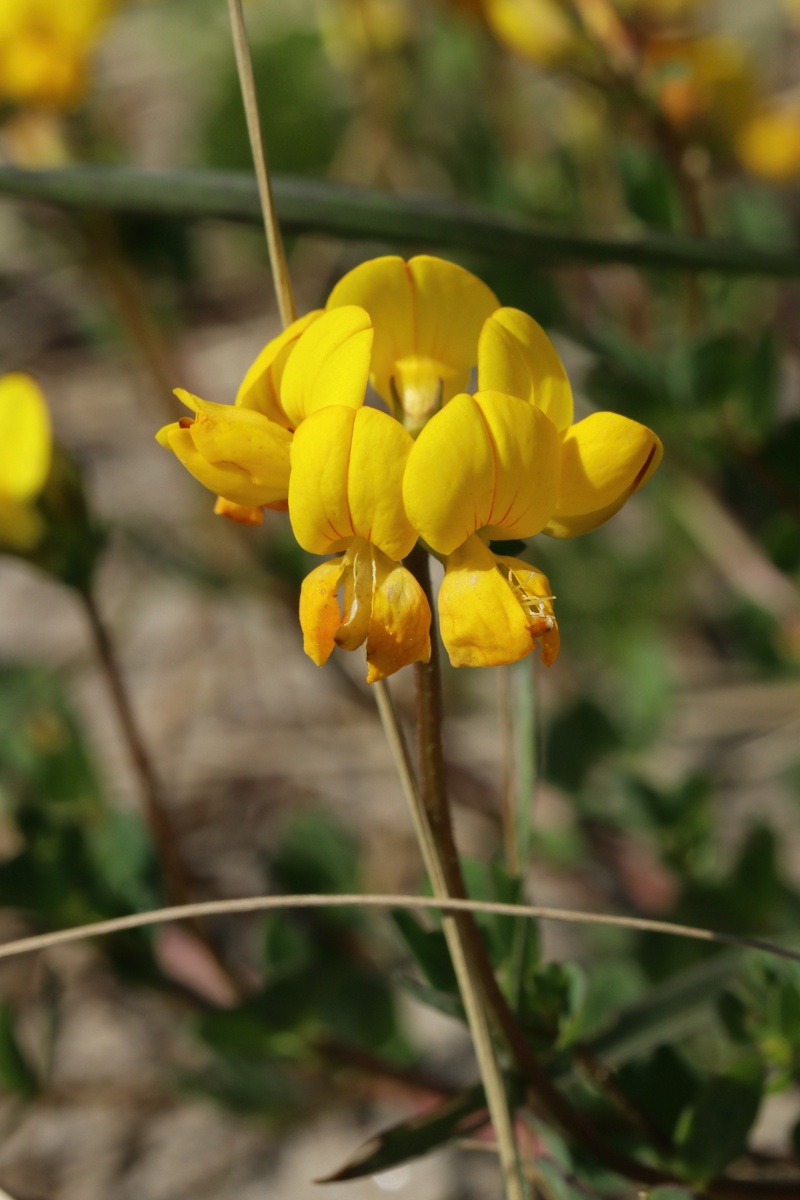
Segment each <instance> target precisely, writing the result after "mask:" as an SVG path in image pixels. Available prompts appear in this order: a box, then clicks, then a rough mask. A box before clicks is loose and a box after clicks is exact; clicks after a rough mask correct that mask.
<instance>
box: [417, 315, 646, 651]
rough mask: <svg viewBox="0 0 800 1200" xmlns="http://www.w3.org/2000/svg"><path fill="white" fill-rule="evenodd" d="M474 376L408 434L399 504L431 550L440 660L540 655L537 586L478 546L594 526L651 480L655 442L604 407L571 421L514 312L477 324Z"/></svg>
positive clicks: (540, 350)
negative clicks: (437, 566) (474, 388)
mask: <svg viewBox="0 0 800 1200" xmlns="http://www.w3.org/2000/svg"><path fill="white" fill-rule="evenodd" d="M478 384H479V388H480V389H481V390H479V391H478V392H477V393H476V394H475V395H474V396H467V395H462V396H457V397H456V398H455V399H454V400H452V401H451V402H450V404H448V405H447V407H446V408H445V409H443V410H442V412H440V413H438V414H437V415H436V416H435V417H434V418H433V419H432V420H431V421H430V422H429V423H428V425H427V426H426V427H425V428H424V429H423V430H422V432H421V433H420V435H419V437H418V439H417V441H416V443H415V445H414V448H413V450H412V452H411V454H410V456H409V461H408V466H407V468H406V473H405V477H404V483H403V495H404V500H405V505H406V511H407V513H408V516H409V518H410V520H411V523H412V525H413V526H414V528H415V529H417V530H418V531H419V533H420V535H421V537H422V538H423V539H424V540H425V541H426V542H427V543H428V545H429V546H430V547H431V548H432V549H433V550H434V551H436V552H437V553H438V554H440V555H442V556H443V557H444V561H445V580H444V584H443V586H442V588H441V590H440V593H439V616H440V622H441V630H442V639H443V641H444V644H445V646H446V648H447V650H448V653H449V654H450V658H451V661H452V662H453V664H454V665H455V666H477V665H485V666H494V665H499V664H501V663H508V662H515V661H516V660H517V659H519V658H521V657H523V656H524V655H525V654H527V653H529V652H530V650H532V649H533V647H534V645H535V643H536V640H537V639H538V638H541V644H542V650H543V659H544V661H546V662H552V661H553V659H554V658H555V655H556V653H557V650H558V634H557V628H556V623H555V618H554V616H553V609H552V604H551V600H552V596H551V593H550V588H549V584H548V583H547V580H546V579H545V577H544V576H543V575H541V573H540V572H538V571H536V570H535V569H533V568H531V567H530V566H528V565H527V564H525V563H522V562H521V561H519V560H516V559H508V558H503V557H499V558H498V557H496V556H495V555H494V554H493V553H492V552H491V550H490V549H489V547H488V546H487V545H486V542H487V541H489V540H494V539H496V540H504V539H509V538H512V539H513V538H528V537H532V536H533V535H534V534H536V533H540V532H545V533H549V534H552V535H553V536H555V537H572V536H575V535H576V534H579V533H585V532H587V531H588V530H589V529H594V528H596V527H597V526H598V525H600V524H602V523H603V522H604V521H606V520H608V519H609V517H611V516H612V515H613V514H614V513H615V512H617V511H618V509H620V508H621V507H622V505H623V504H624V503H625V501H626V500H627V499H628V498H629V497H630V496H631V495H632V494H633V493H634V492H635V491H636V490H637V489H638V488H640V487H641V486H642V485H643V484H644V483H645V482H646V480H647V479H648V478H649V477H650V475H652V473H653V471H654V470H655V469H656V467H657V465H658V463H659V461H660V458H661V453H662V450H661V443H660V441H659V440H658V438H657V437H656V436H655V434H653V433H652V432H651V431H650V430H649V429H646V428H645V427H644V426H643V425H640V424H638V422H636V421H630V420H628V418H626V417H621V416H617V415H616V414H614V413H595V414H593V415H592V416H589V417H587V418H585V420H583V421H580V422H578V423H577V424H575V425H573V424H572V415H573V404H572V392H571V389H570V386H569V381H568V380H567V377H566V373H565V372H564V368H563V366H562V364H561V361H560V359H559V357H558V354H557V352H556V350H555V347H554V346H553V345H552V343H551V342H550V340H549V338H548V337H547V335H546V334H545V332H544V330H542V329H541V327H540V326H539V325H537V323H536V322H535V321H534V320H533V319H532V318H531V317H529V316H527V315H526V314H525V313H521V312H519V311H518V310H516V309H499V310H498V311H497V312H495V313H494V314H493V315H492V316H491V317H490V318H489V319H488V320H487V321H486V323H485V325H484V327H483V330H482V332H481V336H480V342H479V346H478ZM489 389H493V390H489ZM499 389H503V390H499Z"/></svg>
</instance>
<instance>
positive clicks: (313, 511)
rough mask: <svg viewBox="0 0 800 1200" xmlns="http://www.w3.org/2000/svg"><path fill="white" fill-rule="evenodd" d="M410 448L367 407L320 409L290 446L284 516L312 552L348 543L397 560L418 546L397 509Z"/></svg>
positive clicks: (388, 421) (393, 424) (405, 437)
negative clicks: (359, 542)
mask: <svg viewBox="0 0 800 1200" xmlns="http://www.w3.org/2000/svg"><path fill="white" fill-rule="evenodd" d="M412 445H413V443H412V440H411V437H410V436H409V434H408V433H406V431H405V430H404V429H403V427H402V426H401V425H400V424H399V423H398V422H397V421H395V420H393V419H392V418H391V417H390V416H388V415H387V414H386V413H383V412H378V411H377V409H374V408H361V409H358V410H357V411H354V410H353V409H352V408H342V407H338V406H337V407H331V408H324V409H320V410H319V411H318V412H316V413H315V414H314V415H313V416H311V417H309V418H308V420H306V421H304V422H303V424H302V425H301V426H300V427H299V428H298V430H297V432H296V433H295V435H294V442H293V444H292V476H291V481H290V484H289V515H290V518H291V521H292V528H293V530H294V535H295V537H296V538H297V540H298V542H299V543H300V545H301V546H302V547H303V549H305V550H309V551H310V552H311V553H312V554H327V553H330V552H331V551H336V550H340V549H343V548H344V547H345V545H346V544H347V542H348V540H349V539H351V538H354V537H357V538H364V539H365V540H366V541H371V542H373V543H374V544H375V545H376V546H378V547H379V548H380V549H381V550H383V551H384V553H386V554H388V555H389V556H390V557H391V558H396V559H397V558H402V557H403V556H404V555H405V554H407V553H408V551H409V550H410V549H411V547H412V546H413V545H414V542H415V541H416V540H417V535H416V532H415V531H414V529H413V528H412V526H411V524H410V522H409V520H408V518H407V516H406V513H405V509H404V507H403V493H402V479H403V470H404V468H405V464H406V460H407V458H408V455H409V453H410V451H411V447H412Z"/></svg>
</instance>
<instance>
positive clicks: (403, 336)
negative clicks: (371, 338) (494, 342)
mask: <svg viewBox="0 0 800 1200" xmlns="http://www.w3.org/2000/svg"><path fill="white" fill-rule="evenodd" d="M343 304H358V305H360V306H361V307H362V308H365V309H366V310H367V312H368V313H369V314H370V317H371V318H372V322H373V324H374V326H375V345H374V349H373V355H372V365H371V379H372V385H373V387H374V388H375V390H376V391H377V392H378V394H379V395H380V396H382V398H383V399H384V400H385V401H386V402H387V404H389V405H393V404H394V397H395V394H397V395H399V397H400V399H401V402H402V403H403V407H404V409H405V410H406V411H407V412H412V411H413V412H414V413H417V414H423V415H424V416H428V415H430V413H431V412H432V411H435V409H436V407H437V406H438V404H439V403H440V402H443V403H446V402H447V401H448V400H449V399H450V398H451V397H452V396H454V395H455V394H456V393H457V392H458V391H459V390H460V389H462V388H463V387H465V386H466V383H467V379H468V377H469V372H470V370H471V368H472V367H473V366H474V364H475V362H476V360H477V341H478V335H479V333H480V330H481V326H482V325H483V322H484V321H485V320H486V318H487V317H488V316H489V314H490V313H491V312H493V311H494V310H495V309H496V308H497V297H496V296H495V295H494V293H493V292H492V291H491V290H490V289H489V288H488V287H487V286H486V285H485V284H484V283H482V281H481V280H480V279H478V278H477V277H476V276H475V275H472V274H471V273H470V272H469V271H465V270H464V268H463V267H459V266H456V264H455V263H451V262H447V261H446V260H444V259H441V258H433V257H431V256H429V255H420V256H419V257H417V258H412V259H411V261H410V262H408V263H406V262H404V261H403V259H402V258H398V257H396V256H393V255H389V256H387V257H385V258H376V259H373V260H372V261H370V262H366V263H362V264H361V266H359V267H356V268H355V269H354V270H352V271H350V272H349V273H348V274H347V275H345V277H344V278H343V279H342V280H340V282H339V283H338V284H337V285H336V287H335V288H334V289H333V291H332V292H331V295H330V299H329V300H328V308H329V309H336V308H338V307H339V306H340V305H343Z"/></svg>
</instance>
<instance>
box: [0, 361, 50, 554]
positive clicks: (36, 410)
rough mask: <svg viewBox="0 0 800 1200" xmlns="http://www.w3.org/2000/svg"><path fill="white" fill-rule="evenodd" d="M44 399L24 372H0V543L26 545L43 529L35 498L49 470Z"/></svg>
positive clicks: (22, 547) (25, 547) (26, 547)
mask: <svg viewBox="0 0 800 1200" xmlns="http://www.w3.org/2000/svg"><path fill="white" fill-rule="evenodd" d="M51 457H52V434H51V430H50V415H49V413H48V410H47V402H46V401H45V398H44V396H43V394H42V391H41V388H40V387H39V385H38V384H37V383H36V381H35V380H34V379H32V378H31V377H30V375H23V374H21V373H15V374H12V375H3V376H2V377H0V547H6V548H7V549H11V550H30V549H32V548H33V547H34V546H35V545H36V543H37V542H38V541H39V540H40V538H41V536H42V534H43V533H44V522H43V521H42V518H41V517H40V515H39V513H38V512H37V511H36V508H35V502H36V499H37V497H38V496H39V493H40V492H41V491H42V489H43V487H44V485H45V483H46V481H47V476H48V473H49V471H50V461H51Z"/></svg>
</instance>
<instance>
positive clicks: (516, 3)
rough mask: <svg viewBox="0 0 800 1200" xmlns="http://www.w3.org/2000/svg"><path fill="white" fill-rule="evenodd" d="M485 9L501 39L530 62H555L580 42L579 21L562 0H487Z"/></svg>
mask: <svg viewBox="0 0 800 1200" xmlns="http://www.w3.org/2000/svg"><path fill="white" fill-rule="evenodd" d="M484 11H485V15H486V19H487V21H488V23H489V26H490V28H491V30H492V32H493V33H494V34H495V36H496V37H497V38H498V40H499V41H501V42H502V43H503V44H504V45H505V46H507V47H508V49H509V50H513V51H514V53H515V54H519V55H521V56H522V58H527V59H529V61H531V62H535V63H539V64H540V65H542V66H556V65H558V64H560V63H563V62H565V61H567V60H568V59H569V58H571V57H572V56H573V55H574V54H575V53H576V50H577V48H578V46H579V33H580V31H579V29H578V26H577V24H576V21H575V19H574V18H573V17H572V16H571V15H570V13H569V11H568V10H567V8H566V6H565V5H564V4H562V3H559V0H484Z"/></svg>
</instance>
